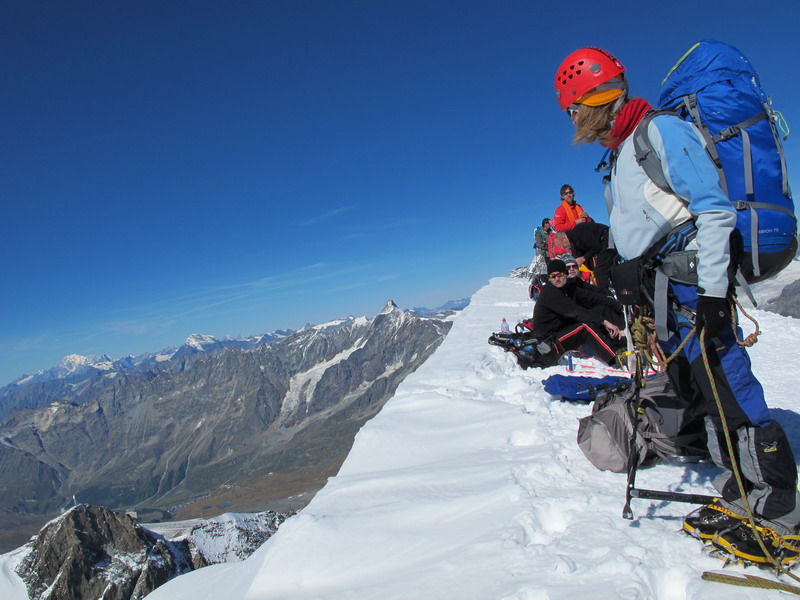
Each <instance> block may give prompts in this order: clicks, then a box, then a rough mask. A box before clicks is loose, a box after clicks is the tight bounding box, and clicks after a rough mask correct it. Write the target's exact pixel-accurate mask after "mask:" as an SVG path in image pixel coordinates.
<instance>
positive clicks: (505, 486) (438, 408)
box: [148, 263, 800, 600]
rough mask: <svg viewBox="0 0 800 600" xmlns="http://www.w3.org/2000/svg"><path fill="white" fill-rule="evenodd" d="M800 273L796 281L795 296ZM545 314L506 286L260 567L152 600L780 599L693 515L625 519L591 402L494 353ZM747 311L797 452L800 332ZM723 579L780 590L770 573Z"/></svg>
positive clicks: (460, 328)
mask: <svg viewBox="0 0 800 600" xmlns="http://www.w3.org/2000/svg"><path fill="white" fill-rule="evenodd" d="M798 267H800V265H798V263H793V264H792V266H791V267H790V269H787V271H785V272H784V274H782V275H781V278H782V279H783V280H784V281H785V283H790V282H791V281H793V280H794V279H797V278H798V274H800V268H798ZM785 283H784V284H782V285H785ZM782 285H778V286H777V287H776V286H775V285H773V288H774V289H772V290H771V293H770V296H772V295H775V294H777V293H779V292H780V289H781V287H782ZM531 308H532V304H531V302H530V301H529V300H528V299H527V282H526V281H525V280H521V279H512V278H497V279H493V280H491V281H490V282H489V284H488V285H487V286H485V287H484V288H482V289H481V290H479V291H478V292H477V293H476V294H475V295H474V296H473V298H472V301H471V302H470V305H469V306H468V307H467V308H465V309H464V311H463V312H462V313H461V314H460V315H459V316H458V317H457V318H456V319H455V322H454V325H453V328H452V330H451V331H450V333H449V334H448V336H447V338H446V339H445V341H444V342H443V344H442V345H441V346H440V347H439V349H438V350H437V351H436V353H435V354H434V355H433V356H432V357H431V358H430V359H428V361H427V362H426V363H425V364H424V365H422V366H421V367H420V368H419V369H418V370H417V371H416V372H415V373H413V374H412V375H410V376H409V377H408V378H406V380H405V381H404V382H403V383H402V384H401V385H400V387H399V388H398V390H397V393H396V394H395V397H394V398H392V399H391V400H390V401H389V402H388V403H387V404H386V406H385V407H384V408H383V410H382V411H381V413H380V414H379V415H377V416H376V417H375V418H374V419H372V420H371V421H369V422H368V423H367V424H366V425H365V426H364V427H363V428H362V430H361V431H360V432H359V434H358V435H357V437H356V440H355V444H354V446H353V448H352V450H351V452H350V454H349V456H348V457H347V460H346V461H345V463H344V465H343V466H342V468H341V471H340V472H339V474H338V475H337V476H336V477H333V478H331V479H330V480H329V482H328V484H327V485H326V486H325V488H323V489H322V490H321V491H320V492H318V493H317V495H316V496H315V497H314V499H313V500H312V501H311V503H310V504H309V505H308V506H307V507H306V508H305V509H303V510H302V511H301V512H300V513H299V514H297V515H296V516H294V517H292V518H290V519H289V520H287V521H286V522H285V523H284V524H283V525H282V526H281V528H280V529H279V530H278V532H277V534H275V535H274V536H273V537H272V538H270V539H269V540H268V541H267V542H266V543H265V544H264V545H263V546H262V547H261V548H260V549H259V550H258V551H257V552H256V553H255V554H254V555H253V556H252V557H250V558H249V559H248V560H246V561H243V562H241V563H233V564H226V565H215V566H212V567H208V568H205V569H201V570H199V571H196V572H193V573H190V574H188V575H184V576H181V577H179V578H177V579H175V580H173V581H172V582H169V583H168V584H166V585H165V586H163V587H161V588H159V589H157V590H156V591H155V592H153V594H151V595H150V596H149V597H148V598H149V599H152V600H163V599H169V600H184V599H185V600H190V599H191V600H198V599H220V600H222V599H225V600H233V599H247V600H268V599H269V600H278V599H287V600H305V599H326V600H333V599H342V600H344V599H346V600H361V599H363V600H368V599H369V600H373V599H377V598H379V599H380V600H393V599H398V600H401V599H402V600H408V599H410V598H426V599H431V598H441V599H451V598H452V599H457V600H470V599H476V600H482V599H502V600H557V599H564V600H571V599H573V598H592V599H599V600H605V599H612V598H614V599H615V598H626V599H629V598H642V599H653V598H656V599H661V600H679V599H688V598H692V599H711V598H722V597H724V598H726V599H730V600H737V599H744V598H753V599H755V598H761V599H764V598H772V597H778V594H780V592H776V591H765V590H759V589H751V588H743V587H739V586H730V585H725V584H721V583H715V582H707V581H704V580H702V579H701V578H700V576H701V574H702V573H703V572H704V571H723V563H722V562H721V561H720V560H719V559H716V558H713V557H710V556H707V555H705V554H704V553H703V551H702V544H701V543H700V542H699V541H697V540H695V539H692V538H690V537H689V536H687V535H685V534H683V533H682V532H681V531H680V528H681V523H682V519H683V516H684V515H685V514H686V513H688V512H689V511H691V510H692V509H693V508H694V506H692V505H688V504H681V503H666V502H654V501H649V500H634V501H633V505H632V506H633V511H634V513H635V518H634V520H633V521H627V520H625V519H622V518H621V511H622V506H623V503H624V492H625V475H624V474H615V473H609V472H603V471H599V470H597V469H595V468H594V467H593V466H592V465H591V463H589V462H588V460H587V459H586V458H585V457H584V456H583V454H582V453H581V451H580V449H579V448H578V446H577V444H576V442H575V437H576V432H577V424H578V423H577V421H578V419H579V418H580V417H582V416H584V415H586V414H588V413H589V412H590V406H588V405H583V404H571V403H566V402H561V401H559V400H557V399H555V398H553V397H551V396H549V395H548V394H547V393H546V392H545V391H544V390H543V388H542V385H541V380H542V379H544V378H545V377H546V376H547V375H549V374H552V373H559V372H565V370H566V369H565V367H553V368H551V369H547V370H544V371H543V370H538V369H532V370H528V371H523V370H522V369H520V368H519V367H518V366H517V364H516V362H515V360H514V359H513V357H512V355H510V354H507V353H504V352H503V351H502V350H501V349H500V348H497V347H494V346H490V345H489V344H487V341H486V340H487V338H488V336H489V334H490V333H492V331H495V330H497V329H498V328H499V325H500V321H501V319H502V318H503V317H505V318H506V319H508V321H509V322H510V323H512V324H513V323H514V322H516V321H518V320H520V319H522V318H526V317H528V316H529V315H530V313H531ZM748 312H750V313H751V314H752V315H753V316H754V317H755V318H756V319H757V320H758V322H759V324H760V327H761V329H762V331H763V334H762V335H761V338H760V341H759V343H758V344H757V345H756V346H755V347H754V348H753V349H752V351H751V357H752V360H753V367H754V370H755V371H756V373H757V375H758V376H759V377H760V379H761V382H762V384H763V385H764V387H765V389H766V393H767V397H768V400H769V404H770V406H771V408H772V412H773V416H774V417H775V418H776V419H777V420H778V421H780V422H781V423H782V424H783V426H784V428H785V429H786V430H787V433H788V435H789V437H790V439H792V441H793V444H794V446H793V447H794V450H795V455H796V456H797V455H799V454H800V447H798V442H800V399H798V397H797V394H796V393H795V391H794V390H796V389H798V387H800V369H796V368H791V367H793V366H794V365H795V364H796V359H795V358H794V356H795V353H794V352H793V351H790V349H793V348H795V347H796V343H795V342H796V340H797V339H798V337H800V323H798V321H796V320H795V319H791V318H786V317H781V316H779V315H776V314H773V313H769V312H765V311H761V310H757V309H748ZM745 328H746V329H745V332H746V333H749V332H750V331H752V329H749V330H748V329H747V325H745ZM593 364H594V365H595V366H598V367H599V365H598V364H597V363H593ZM715 473H716V470H715V468H714V467H713V465H711V464H709V463H702V464H699V465H682V464H678V463H673V464H660V465H656V466H653V467H649V468H645V469H642V470H640V471H639V473H638V475H637V486H638V487H641V488H648V489H659V490H671V491H680V492H695V493H709V494H710V493H714V490H713V488H712V487H711V483H710V482H711V480H712V478H713V476H714V475H715ZM723 572H726V573H731V574H737V573H748V574H753V575H758V576H764V577H772V575H770V574H769V573H767V572H765V571H762V570H759V569H756V568H754V567H750V568H744V567H741V566H737V567H727V568H725V569H724V571H723ZM787 583H793V582H792V581H791V580H788V581H787Z"/></svg>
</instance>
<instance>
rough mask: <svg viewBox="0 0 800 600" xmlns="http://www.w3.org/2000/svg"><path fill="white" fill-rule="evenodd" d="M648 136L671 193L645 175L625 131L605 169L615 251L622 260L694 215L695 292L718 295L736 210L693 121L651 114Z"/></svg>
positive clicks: (722, 289)
mask: <svg viewBox="0 0 800 600" xmlns="http://www.w3.org/2000/svg"><path fill="white" fill-rule="evenodd" d="M648 135H649V137H650V140H651V142H652V143H653V146H654V148H655V152H656V154H657V155H658V157H659V158H660V159H661V164H662V166H663V170H664V175H665V177H666V178H667V181H668V182H669V184H670V186H671V187H672V189H673V190H675V192H676V193H675V194H668V193H667V192H664V191H663V190H661V189H660V188H659V187H658V186H656V185H655V184H654V183H653V182H652V181H651V180H650V178H649V177H648V176H647V174H646V173H645V172H644V169H643V168H642V167H641V166H639V164H638V163H637V162H636V158H635V156H634V148H633V136H629V137H628V138H627V139H626V140H625V141H624V142H623V143H622V144H621V145H620V147H619V155H618V156H617V160H616V164H615V166H614V169H613V171H612V173H611V184H610V186H611V197H612V201H613V207H612V209H611V215H610V228H611V234H612V235H613V237H614V242H615V244H616V247H617V251H618V252H619V254H620V256H622V257H623V258H624V259H626V260H630V259H632V258H636V257H637V256H639V255H641V254H642V253H644V252H645V251H646V250H647V249H648V248H650V247H651V246H652V245H653V244H655V243H656V242H657V241H658V240H660V239H661V238H663V237H664V236H665V235H667V234H668V233H669V232H670V231H672V229H674V228H675V227H677V226H678V225H681V224H683V223H686V222H688V221H689V220H691V219H694V220H695V225H696V227H697V237H696V239H695V240H694V242H692V244H693V245H694V247H696V248H697V255H698V267H697V274H698V293H700V294H703V295H705V296H714V297H717V298H723V297H725V295H726V294H727V291H728V273H727V269H728V262H729V260H730V247H729V245H730V244H729V236H730V234H731V231H733V229H734V227H735V226H736V212H735V211H734V209H733V206H732V205H731V203H730V201H729V200H728V197H727V196H726V195H725V192H723V191H722V188H721V187H720V182H719V175H718V174H717V169H716V167H715V166H714V164H713V163H712V162H711V159H710V158H709V157H708V155H707V154H706V150H705V142H704V141H703V138H702V136H701V135H700V133H699V132H698V131H697V129H695V127H694V125H692V124H691V123H688V122H686V121H683V120H682V119H679V118H678V117H674V116H671V115H659V116H657V117H655V118H654V119H653V120H652V121H651V122H650V124H649V126H648ZM691 247H692V246H690V248H691Z"/></svg>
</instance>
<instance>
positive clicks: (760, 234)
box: [633, 40, 797, 283]
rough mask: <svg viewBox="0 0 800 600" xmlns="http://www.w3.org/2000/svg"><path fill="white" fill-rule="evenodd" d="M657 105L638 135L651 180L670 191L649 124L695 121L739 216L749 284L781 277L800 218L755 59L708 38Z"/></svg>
mask: <svg viewBox="0 0 800 600" xmlns="http://www.w3.org/2000/svg"><path fill="white" fill-rule="evenodd" d="M658 102H659V106H660V107H661V109H660V110H656V111H653V112H651V113H648V115H647V116H646V117H645V118H644V119H643V120H642V123H641V124H640V125H639V126H638V127H637V129H636V131H635V132H634V134H633V135H634V137H633V140H634V148H635V152H636V157H637V160H638V161H639V162H640V164H641V165H642V167H643V168H644V170H645V172H646V173H647V175H648V176H649V177H650V179H652V180H653V182H654V183H655V184H656V185H657V186H658V187H660V188H661V189H663V190H664V191H666V192H669V193H672V190H671V188H670V186H669V184H668V183H667V181H666V178H665V177H664V172H663V169H662V166H661V162H660V160H659V159H658V157H657V156H656V154H655V152H653V151H652V150H653V145H652V143H651V142H650V140H649V138H648V136H647V125H648V124H649V122H650V120H651V119H652V118H653V117H655V116H658V115H659V114H665V113H671V114H677V115H678V116H679V117H681V118H683V119H685V120H687V121H690V122H692V123H694V124H695V125H696V126H697V128H698V129H699V130H700V132H701V134H702V135H703V137H704V138H705V141H706V144H707V147H706V150H707V152H708V154H709V156H710V158H711V160H712V161H713V162H714V164H715V165H716V167H717V171H718V172H719V177H720V182H721V184H722V188H723V189H724V190H725V193H726V194H727V195H728V198H730V200H731V202H732V203H733V205H734V207H735V208H736V210H737V215H738V219H737V223H736V228H737V229H738V230H739V232H740V233H741V234H742V241H743V245H744V256H743V259H742V263H741V265H740V268H741V272H742V275H743V276H744V279H745V280H746V281H747V282H748V283H755V282H757V281H761V280H763V279H766V278H767V277H771V276H772V275H775V274H776V273H778V272H780V271H781V270H782V269H783V268H784V267H785V266H786V265H787V264H789V262H790V261H791V260H792V258H794V255H795V253H796V251H797V218H796V217H795V214H794V202H793V201H792V193H791V190H790V189H789V179H788V176H787V173H786V160H785V157H784V152H783V146H782V143H781V136H780V134H779V133H778V128H779V127H780V129H781V130H782V131H783V132H785V133H786V134H788V129H787V128H786V123H785V121H784V120H783V117H782V115H781V114H780V113H779V112H777V111H775V110H774V109H773V108H772V106H771V99H770V98H769V97H767V95H766V94H765V93H764V90H763V89H762V88H761V83H760V81H759V78H758V73H756V71H755V69H753V67H752V65H751V64H750V61H748V60H747V58H745V57H744V55H742V53H741V52H739V51H738V50H737V49H736V48H734V47H733V46H730V45H728V44H725V43H723V42H717V41H713V40H703V41H701V42H699V43H697V44H695V45H694V46H693V47H692V48H691V49H690V50H689V51H688V52H687V53H686V54H684V55H683V56H682V57H681V59H680V60H679V61H678V63H677V64H676V65H675V66H674V67H673V68H672V69H671V70H670V72H669V73H668V74H667V77H666V78H665V79H664V81H663V82H662V88H661V95H660V97H659V101H658ZM784 139H785V137H784Z"/></svg>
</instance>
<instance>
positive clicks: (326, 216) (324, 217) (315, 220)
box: [298, 206, 355, 227]
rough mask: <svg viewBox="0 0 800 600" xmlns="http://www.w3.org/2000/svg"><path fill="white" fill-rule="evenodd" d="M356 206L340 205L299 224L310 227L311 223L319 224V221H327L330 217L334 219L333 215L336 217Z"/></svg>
mask: <svg viewBox="0 0 800 600" xmlns="http://www.w3.org/2000/svg"><path fill="white" fill-rule="evenodd" d="M354 208H355V206H340V207H339V208H333V209H331V210H329V211H327V212H325V213H322V214H321V215H317V216H316V217H313V218H311V219H308V220H306V221H300V222H299V223H298V225H300V226H301V227H309V226H311V225H317V224H319V223H323V222H324V221H327V220H328V219H332V218H333V217H336V216H338V215H340V214H342V213H346V212H348V211H351V210H353V209H354Z"/></svg>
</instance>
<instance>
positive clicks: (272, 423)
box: [0, 300, 451, 549]
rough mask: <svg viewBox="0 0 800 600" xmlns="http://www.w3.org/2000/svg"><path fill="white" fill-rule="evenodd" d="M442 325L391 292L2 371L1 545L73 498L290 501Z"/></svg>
mask: <svg viewBox="0 0 800 600" xmlns="http://www.w3.org/2000/svg"><path fill="white" fill-rule="evenodd" d="M450 326H451V322H450V321H448V320H446V319H441V318H427V317H420V316H418V315H417V314H415V313H413V312H406V311H402V310H400V309H399V308H398V307H397V306H396V305H395V304H394V303H393V302H392V301H391V300H390V301H388V302H387V304H386V306H385V307H384V308H383V310H382V311H381V313H380V314H378V315H377V316H376V317H374V318H372V319H367V318H366V317H360V318H354V317H347V318H344V319H339V320H336V321H333V322H331V323H326V324H322V325H313V326H312V325H309V326H306V327H304V328H303V329H301V330H298V331H294V332H290V331H281V332H275V333H272V334H267V335H265V336H258V337H254V338H247V339H237V340H232V339H225V340H217V339H215V338H211V337H208V336H197V335H193V336H190V337H189V339H188V340H187V343H186V344H184V345H183V346H181V347H180V348H178V349H176V350H175V351H171V352H161V353H157V354H151V355H145V356H142V357H135V358H134V357H128V358H127V359H123V360H122V361H111V360H109V359H108V357H100V358H99V359H90V358H81V357H68V359H67V360H65V361H64V362H62V364H61V365H59V367H57V368H56V369H53V370H50V371H49V372H41V373H39V374H37V375H36V376H35V377H33V378H30V379H28V380H26V381H17V382H14V383H12V384H11V385H8V386H6V387H5V388H3V390H2V395H0V399H1V400H2V409H3V411H4V413H3V414H4V415H5V417H4V420H3V421H2V422H0V477H1V479H0V544H1V545H2V546H4V547H5V549H8V548H9V547H15V546H17V545H19V543H21V542H22V541H24V539H27V536H28V535H30V534H31V533H32V531H35V530H38V528H39V527H40V526H41V524H42V523H43V522H45V521H46V520H47V519H48V518H50V517H52V516H53V515H55V514H57V513H58V512H59V511H61V510H62V509H64V508H65V507H67V506H71V505H73V503H75V502H78V503H87V504H91V505H100V506H108V507H111V508H120V509H135V510H138V511H139V513H140V515H141V516H142V517H143V518H145V519H150V520H164V519H171V518H191V517H200V516H202V517H208V516H213V515H215V514H219V513H221V512H224V511H230V510H235V511H239V512H252V511H259V510H267V509H272V510H280V511H290V510H296V509H298V508H300V507H302V506H304V505H305V504H306V503H307V502H308V500H310V498H311V497H312V496H313V494H314V493H315V492H316V490H318V489H319V488H320V487H322V485H324V483H325V481H326V480H327V478H328V477H329V476H331V475H333V474H335V472H336V470H337V469H338V467H339V465H340V464H341V462H342V460H343V459H344V457H345V456H346V455H347V452H348V450H349V448H350V445H351V444H352V440H353V437H354V436H355V434H356V432H357V431H358V430H359V429H360V427H361V425H363V423H364V422H365V421H366V420H368V419H369V418H371V417H372V416H374V415H375V414H376V413H377V412H378V411H379V410H380V408H381V406H382V405H383V403H384V402H385V401H386V400H388V398H390V397H391V395H392V394H393V392H394V389H395V388H396V387H397V385H398V384H399V383H400V381H402V380H403V378H405V377H406V376H407V375H408V374H409V373H411V372H413V371H414V370H415V369H416V368H417V367H418V366H419V365H420V364H422V363H423V362H424V361H425V359H426V358H427V357H428V356H429V355H430V354H431V353H432V352H433V351H434V350H435V348H436V347H437V346H438V345H439V344H440V343H441V341H442V339H444V336H445V335H446V333H447V331H449V329H450ZM21 523H25V524H27V526H26V527H23V528H21V525H20V524H21Z"/></svg>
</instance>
